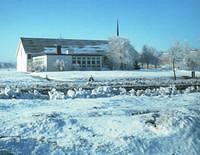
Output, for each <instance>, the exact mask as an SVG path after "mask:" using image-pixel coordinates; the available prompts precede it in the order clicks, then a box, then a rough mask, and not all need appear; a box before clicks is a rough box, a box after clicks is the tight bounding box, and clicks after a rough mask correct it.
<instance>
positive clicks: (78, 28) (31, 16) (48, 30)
mask: <svg viewBox="0 0 200 155" xmlns="http://www.w3.org/2000/svg"><path fill="white" fill-rule="evenodd" d="M117 18H119V23H120V36H122V37H125V38H128V39H129V40H130V41H131V43H132V45H133V46H134V47H135V48H136V49H137V50H138V51H140V49H141V48H142V46H143V45H144V44H148V45H151V46H153V47H155V48H157V49H158V50H166V49H168V48H169V47H170V46H171V44H172V43H173V42H174V41H177V40H180V41H188V42H189V44H190V45H191V46H193V47H195V48H200V0H0V61H1V62H2V61H15V60H16V48H17V45H18V42H19V38H20V37H48V38H59V37H60V36H62V38H73V39H108V38H109V37H111V36H113V35H115V34H116V19H117Z"/></svg>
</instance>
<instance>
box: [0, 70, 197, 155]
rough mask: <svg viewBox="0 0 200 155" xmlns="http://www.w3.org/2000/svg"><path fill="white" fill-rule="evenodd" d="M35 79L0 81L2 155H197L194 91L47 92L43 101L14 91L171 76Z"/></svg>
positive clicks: (5, 75) (10, 76)
mask: <svg viewBox="0 0 200 155" xmlns="http://www.w3.org/2000/svg"><path fill="white" fill-rule="evenodd" d="M46 74H47V75H48V78H50V79H56V80H58V81H54V80H53V81H52V80H50V81H48V80H46V79H43V78H38V77H34V76H40V77H43V76H44V77H46ZM33 75H34V76H31V75H30V74H26V73H17V72H16V71H15V70H11V71H6V70H3V71H2V70H1V71H0V84H1V86H7V87H6V88H5V89H4V88H3V89H2V90H1V91H0V96H1V95H3V96H4V97H5V96H6V98H7V99H0V154H3V153H4V154H5V153H12V154H17V155H18V154H19V155H27V154H37V155H44V154H45V155H46V154H54V155H63V154H134V155H141V154H159V155H160V154H161V155H179V154H181V155H199V154H200V147H199V146H200V130H199V128H200V92H198V91H194V90H193V88H190V89H187V90H186V91H184V93H183V94H181V93H178V91H176V89H174V88H173V87H172V88H160V89H158V90H155V91H154V90H145V91H144V92H143V93H141V91H139V90H138V91H137V92H135V91H130V92H126V91H125V90H124V89H123V88H121V89H119V90H117V91H119V92H117V95H115V93H116V90H114V89H113V88H112V89H111V87H109V86H108V87H106V86H103V87H98V88H96V89H94V90H91V91H90V94H88V93H87V92H85V91H84V90H81V91H77V92H76V93H75V92H73V90H68V92H58V91H56V90H55V89H52V91H50V92H49V95H50V96H49V97H48V96H44V98H43V96H42V95H41V94H40V93H38V92H37V91H34V92H31V93H28V94H26V93H25V94H23V92H21V91H20V90H18V89H16V90H15V89H14V88H11V87H12V86H13V85H14V86H17V87H19V86H21V87H32V86H33V85H34V86H35V85H43V86H51V87H52V88H54V87H53V86H54V85H55V84H58V83H60V82H59V81H67V82H69V83H70V82H74V83H80V82H83V83H85V82H87V79H88V77H90V75H93V76H94V78H95V80H99V81H107V80H110V79H111V80H114V81H115V80H116V81H117V80H122V82H126V81H128V80H129V79H131V78H141V79H142V78H151V79H154V78H158V79H159V78H164V80H166V79H168V78H170V77H171V76H172V75H171V72H168V71H159V72H158V71H121V72H120V71H112V72H111V71H104V72H96V71H95V72H56V73H50V72H49V73H33ZM189 75H190V72H186V71H178V76H179V77H181V76H189ZM197 76H199V73H197ZM110 89H111V91H110ZM198 89H199V87H198ZM190 92H193V93H190ZM74 93H75V94H74ZM84 93H86V95H85V94H84ZM13 95H14V96H13ZM27 95H29V96H28V97H27ZM81 95H82V96H81ZM87 95H89V97H88V96H87ZM20 96H21V97H20ZM83 96H84V97H83ZM57 97H58V98H57ZM0 98H1V97H0ZM23 98H25V99H23ZM26 98H28V99H26ZM72 98H73V99H72ZM44 99H45V100H44ZM48 99H50V100H48ZM51 99H54V100H51ZM56 99H59V100H56Z"/></svg>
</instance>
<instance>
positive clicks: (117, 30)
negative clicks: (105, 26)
mask: <svg viewBox="0 0 200 155" xmlns="http://www.w3.org/2000/svg"><path fill="white" fill-rule="evenodd" d="M117 36H118V37H119V21H118V19H117Z"/></svg>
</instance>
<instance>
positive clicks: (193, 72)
mask: <svg viewBox="0 0 200 155" xmlns="http://www.w3.org/2000/svg"><path fill="white" fill-rule="evenodd" d="M192 78H193V79H195V71H192Z"/></svg>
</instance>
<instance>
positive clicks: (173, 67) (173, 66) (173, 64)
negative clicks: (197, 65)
mask: <svg viewBox="0 0 200 155" xmlns="http://www.w3.org/2000/svg"><path fill="white" fill-rule="evenodd" d="M172 69H173V72H174V80H176V70H175V62H174V60H173V62H172Z"/></svg>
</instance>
